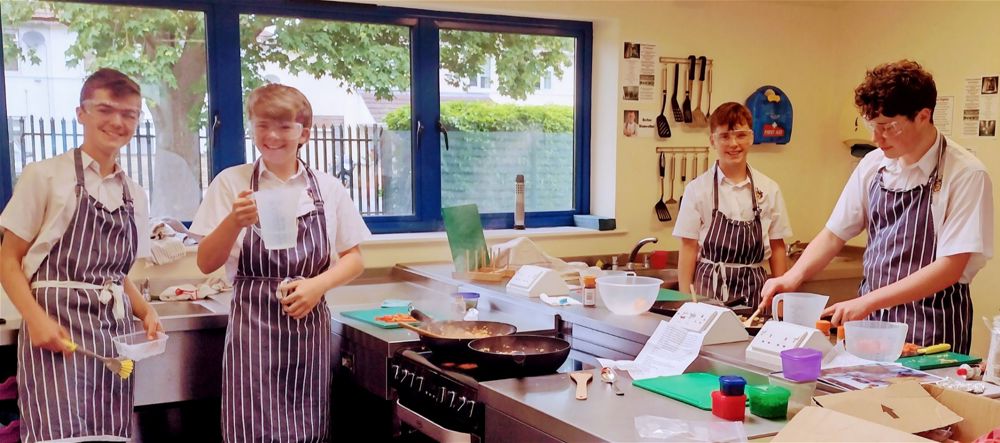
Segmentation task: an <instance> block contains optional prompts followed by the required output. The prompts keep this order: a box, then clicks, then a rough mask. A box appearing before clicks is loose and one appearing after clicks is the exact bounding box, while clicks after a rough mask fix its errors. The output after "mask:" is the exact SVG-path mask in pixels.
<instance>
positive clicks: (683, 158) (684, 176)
mask: <svg viewBox="0 0 1000 443" xmlns="http://www.w3.org/2000/svg"><path fill="white" fill-rule="evenodd" d="M695 161H697V160H695ZM687 166H688V158H687V155H684V156H681V198H679V199H677V210H678V211H680V207H681V203H684V184H685V183H687V169H688V168H687Z"/></svg>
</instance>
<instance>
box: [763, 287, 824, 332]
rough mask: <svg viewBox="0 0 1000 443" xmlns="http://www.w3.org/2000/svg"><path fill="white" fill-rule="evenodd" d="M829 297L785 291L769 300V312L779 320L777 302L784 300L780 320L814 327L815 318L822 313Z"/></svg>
mask: <svg viewBox="0 0 1000 443" xmlns="http://www.w3.org/2000/svg"><path fill="white" fill-rule="evenodd" d="M829 299H830V297H829V296H826V295H819V294H810V293H808V292H785V293H783V294H778V295H776V296H775V297H774V298H773V299H772V300H771V313H772V314H773V316H774V319H775V320H779V318H778V302H780V301H784V302H785V307H784V310H783V311H782V313H783V315H782V316H781V317H782V318H781V319H780V320H784V321H786V322H788V323H795V324H797V325H802V326H806V327H809V328H813V327H816V320H819V316H820V315H822V314H823V308H825V307H826V302H827V300H829Z"/></svg>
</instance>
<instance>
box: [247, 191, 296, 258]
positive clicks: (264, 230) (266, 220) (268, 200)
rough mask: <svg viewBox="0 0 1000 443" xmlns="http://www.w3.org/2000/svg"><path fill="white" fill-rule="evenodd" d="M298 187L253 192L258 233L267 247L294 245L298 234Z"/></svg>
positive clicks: (285, 247) (289, 246) (275, 247)
mask: <svg viewBox="0 0 1000 443" xmlns="http://www.w3.org/2000/svg"><path fill="white" fill-rule="evenodd" d="M299 193H300V191H299V189H297V188H293V187H291V186H284V187H279V188H271V189H261V190H259V191H257V192H255V193H254V201H255V202H257V214H258V215H259V217H260V230H259V232H258V233H259V234H260V236H261V238H262V239H263V240H264V247H265V248H267V249H272V250H274V249H288V248H292V247H295V240H296V236H297V235H298V232H299V230H298V228H299V225H298V217H296V213H297V212H298V208H299Z"/></svg>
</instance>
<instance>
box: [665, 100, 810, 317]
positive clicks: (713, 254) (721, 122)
mask: <svg viewBox="0 0 1000 443" xmlns="http://www.w3.org/2000/svg"><path fill="white" fill-rule="evenodd" d="M708 124H709V130H710V131H711V136H710V138H709V144H710V145H711V146H712V148H713V149H715V151H716V154H717V155H718V157H719V160H718V161H716V163H715V165H714V166H713V167H712V168H711V169H709V170H708V171H707V172H706V173H704V174H701V175H700V176H698V177H697V178H695V179H694V180H692V181H691V183H689V184H688V185H687V189H685V190H684V198H682V199H681V207H680V211H679V213H678V214H677V223H676V225H675V226H674V237H678V238H680V239H681V250H680V258H679V262H678V273H679V275H678V280H679V283H680V289H681V290H682V291H688V290H690V291H693V293H694V294H698V295H704V296H708V297H712V298H715V299H718V300H721V301H723V302H728V301H735V300H738V299H741V298H743V299H744V300H745V303H746V304H747V305H749V306H752V307H754V308H756V307H757V305H758V304H759V303H760V289H761V287H762V286H763V285H764V281H765V280H766V279H767V275H766V273H765V271H764V262H765V261H768V263H769V264H770V267H771V274H772V275H775V276H777V275H781V274H783V273H784V272H785V267H786V266H785V240H784V239H785V238H788V237H790V236H791V235H792V229H791V227H790V226H789V223H788V212H787V211H786V209H785V201H784V198H783V197H782V196H781V190H780V189H779V188H778V184H777V183H775V182H774V181H773V180H771V179H770V178H768V177H767V176H765V175H764V174H762V173H760V172H759V171H757V170H756V169H753V168H751V167H750V165H749V164H747V154H748V152H749V150H750V146H751V145H753V130H752V129H750V128H751V127H752V126H753V117H752V116H751V115H750V110H749V109H747V108H746V106H743V105H741V104H739V103H734V102H729V103H724V104H722V105H720V106H719V107H718V108H717V109H716V110H715V111H714V112H712V115H711V117H710V118H709V122H708Z"/></svg>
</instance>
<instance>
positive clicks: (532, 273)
mask: <svg viewBox="0 0 1000 443" xmlns="http://www.w3.org/2000/svg"><path fill="white" fill-rule="evenodd" d="M507 293H508V294H514V295H521V296H525V297H538V296H539V295H540V294H542V293H545V294H548V295H569V286H568V285H567V284H566V282H565V281H563V278H562V275H561V274H560V273H559V272H558V271H556V270H554V269H549V268H543V267H541V266H534V265H524V266H521V268H520V269H518V270H517V272H516V273H515V274H514V276H513V277H511V278H510V282H508V283H507Z"/></svg>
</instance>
